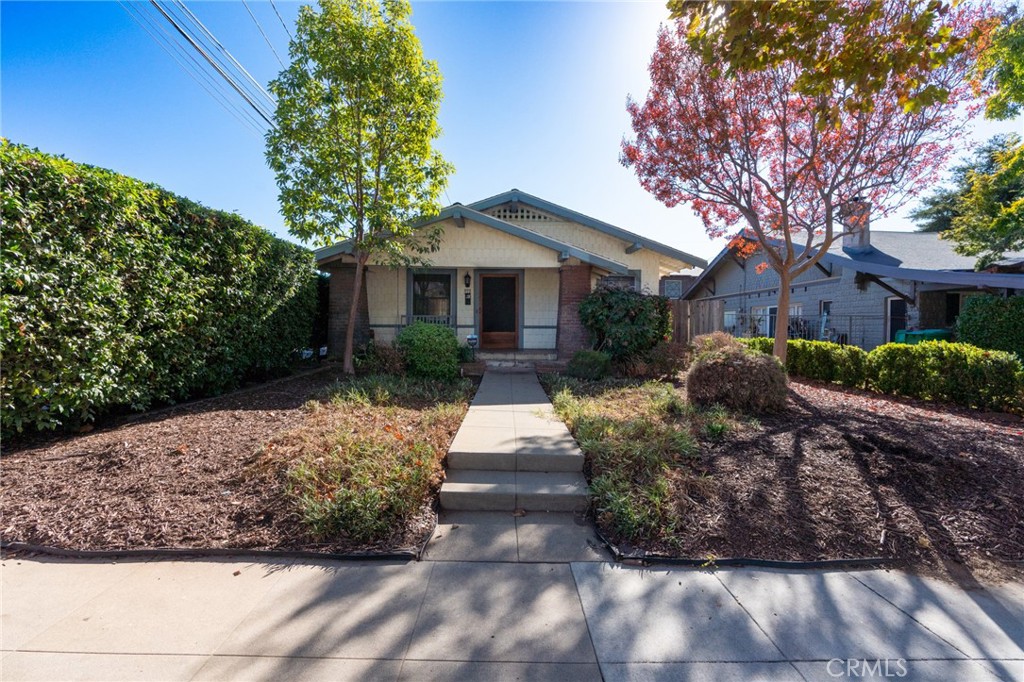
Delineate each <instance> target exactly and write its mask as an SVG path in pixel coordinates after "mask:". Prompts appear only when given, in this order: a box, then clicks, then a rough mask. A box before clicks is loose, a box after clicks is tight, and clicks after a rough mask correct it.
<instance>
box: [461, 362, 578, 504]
mask: <svg viewBox="0 0 1024 682" xmlns="http://www.w3.org/2000/svg"><path fill="white" fill-rule="evenodd" d="M582 471H583V453H582V452H580V449H579V447H578V446H577V445H576V441H574V440H573V438H572V435H571V434H570V433H569V430H568V429H567V428H566V427H565V424H563V423H562V422H561V421H560V420H558V419H557V418H556V417H555V416H554V412H553V410H552V407H551V401H549V400H548V397H547V395H546V394H545V393H544V390H543V389H542V388H541V386H540V382H539V381H537V375H536V374H535V373H534V372H533V371H532V370H529V371H499V370H494V369H488V370H487V371H486V372H485V373H484V377H483V380H482V381H481V382H480V387H479V388H478V389H477V392H476V396H474V398H473V402H472V404H471V405H470V407H469V412H468V413H467V414H466V417H465V419H463V421H462V425H461V426H460V427H459V431H458V433H456V434H455V438H454V440H453V441H452V444H451V447H450V448H448V470H447V478H446V479H445V482H444V484H443V485H442V486H441V506H442V507H443V508H444V509H449V510H455V509H459V510H473V511H493V510H502V511H509V512H511V511H514V510H516V509H520V510H525V511H580V510H584V509H586V508H587V505H588V503H589V496H588V493H587V481H586V479H585V478H584V477H583V474H582Z"/></svg>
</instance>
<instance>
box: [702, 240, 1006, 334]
mask: <svg viewBox="0 0 1024 682" xmlns="http://www.w3.org/2000/svg"><path fill="white" fill-rule="evenodd" d="M1022 255H1024V254H1008V257H1007V259H1006V261H1005V263H1006V264H1007V265H1008V267H1006V268H998V267H997V268H996V270H997V271H995V272H993V271H988V272H975V271H974V261H975V259H974V258H968V257H965V256H961V255H958V254H957V253H956V252H954V251H953V244H952V243H951V242H949V241H946V240H943V239H940V238H939V235H938V234H937V233H934V232H881V231H875V232H872V230H871V228H870V223H867V224H865V226H864V230H863V233H862V234H857V235H850V236H848V237H845V238H844V239H843V241H842V242H838V241H837V243H836V244H834V245H833V247H832V249H830V250H829V252H828V253H826V254H825V255H824V256H823V257H822V259H821V261H820V262H819V263H818V264H817V265H816V266H815V267H812V268H811V269H809V270H808V271H806V272H805V273H803V274H802V275H800V276H799V277H798V278H797V279H796V280H795V281H794V282H793V285H792V286H791V288H790V310H789V313H790V323H789V332H790V336H791V337H794V338H795V337H799V338H806V339H825V340H832V341H836V342H839V343H850V344H854V345H857V346H860V347H861V348H864V349H865V350H870V349H872V348H874V347H875V346H879V345H881V344H883V343H887V342H890V341H893V340H894V339H895V337H896V332H897V331H899V330H901V329H952V327H953V325H954V324H955V322H956V317H957V315H958V314H959V313H960V307H961V306H962V305H963V301H964V299H965V298H966V297H968V296H976V295H978V294H983V293H994V294H997V295H1000V296H1013V295H1020V294H1022V293H1024V275H1021V274H1013V268H1012V264H1013V263H1015V262H1019V260H1020V257H1021V256H1022ZM763 261H764V256H763V255H760V256H759V255H758V254H757V253H756V252H755V253H754V255H752V256H750V257H749V258H747V259H746V260H743V259H741V258H739V257H737V256H736V255H735V252H734V251H732V250H730V249H725V250H723V251H722V252H721V253H720V254H718V256H717V257H716V258H715V259H714V260H713V261H712V262H711V264H710V265H709V266H708V267H707V268H706V269H705V270H704V272H703V273H701V275H700V276H699V277H698V278H697V279H696V280H695V281H694V283H693V284H692V285H691V287H690V288H689V289H688V290H687V292H686V293H685V294H684V298H686V299H687V300H690V301H697V302H710V301H717V302H720V303H718V304H717V307H718V309H720V313H719V314H720V318H719V320H718V326H719V327H720V328H721V329H723V330H725V331H727V332H730V333H732V334H735V335H737V336H774V335H775V316H776V314H777V307H776V300H777V297H778V282H779V279H778V275H776V274H775V272H774V271H773V270H771V269H770V268H769V269H767V270H765V271H764V272H763V273H761V274H758V273H757V265H758V264H760V263H762V262H763ZM1018 272H1019V270H1018ZM716 312H717V311H716Z"/></svg>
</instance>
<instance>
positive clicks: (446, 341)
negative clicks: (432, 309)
mask: <svg viewBox="0 0 1024 682" xmlns="http://www.w3.org/2000/svg"><path fill="white" fill-rule="evenodd" d="M395 346H397V347H398V349H399V350H400V351H401V352H402V355H403V356H404V357H405V364H406V367H407V368H408V371H409V374H412V375H413V376H418V377H423V378H425V379H454V378H455V377H457V376H458V375H459V340H458V339H457V338H456V336H455V332H454V331H452V330H451V328H449V327H444V326H442V325H439V324H428V323H426V322H414V323H412V324H410V325H409V326H408V327H406V328H404V329H403V330H402V331H400V332H399V333H398V338H397V339H395Z"/></svg>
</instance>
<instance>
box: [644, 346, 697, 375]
mask: <svg viewBox="0 0 1024 682" xmlns="http://www.w3.org/2000/svg"><path fill="white" fill-rule="evenodd" d="M689 362H690V349H689V348H687V346H686V345H685V344H682V343H675V342H673V341H663V342H661V343H659V344H658V345H657V346H655V347H654V348H652V349H651V350H649V351H648V352H647V353H646V354H645V355H644V357H643V361H642V367H640V368H638V369H639V370H640V371H637V372H636V373H635V374H634V376H639V377H643V378H645V379H669V380H673V381H674V380H675V379H676V377H678V376H679V373H680V372H682V371H684V370H685V369H686V366H687V365H688V364H689Z"/></svg>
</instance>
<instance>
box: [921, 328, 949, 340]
mask: <svg viewBox="0 0 1024 682" xmlns="http://www.w3.org/2000/svg"><path fill="white" fill-rule="evenodd" d="M919 333H920V334H921V340H922V341H952V340H953V330H952V329H922V330H921V331H920V332H919Z"/></svg>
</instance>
